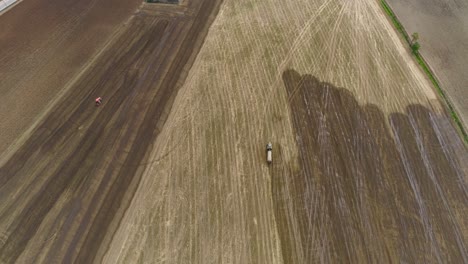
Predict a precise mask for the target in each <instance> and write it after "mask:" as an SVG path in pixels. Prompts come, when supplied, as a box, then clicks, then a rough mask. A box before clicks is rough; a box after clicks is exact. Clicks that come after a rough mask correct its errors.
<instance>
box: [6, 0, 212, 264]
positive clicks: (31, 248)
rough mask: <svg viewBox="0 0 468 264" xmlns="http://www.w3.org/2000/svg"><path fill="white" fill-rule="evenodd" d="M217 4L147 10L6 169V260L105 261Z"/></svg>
mask: <svg viewBox="0 0 468 264" xmlns="http://www.w3.org/2000/svg"><path fill="white" fill-rule="evenodd" d="M217 5H219V3H218V2H215V1H199V2H197V3H195V2H194V3H189V4H188V5H187V6H185V7H181V8H169V7H168V8H166V9H165V10H164V12H165V15H164V16H162V15H155V14H154V13H153V11H152V10H151V8H146V6H145V5H143V6H142V9H141V11H139V12H137V13H136V14H135V15H134V17H133V18H132V19H131V20H130V21H129V22H128V24H127V25H126V26H124V27H123V28H122V29H121V31H120V33H118V34H117V36H116V37H115V39H114V40H113V41H112V43H110V44H109V45H108V46H106V50H104V51H103V52H102V54H101V55H100V56H99V58H97V59H96V61H95V62H94V63H93V64H92V65H90V66H89V67H88V68H87V69H86V71H85V72H84V73H83V75H82V76H81V77H79V78H78V79H77V80H76V82H75V83H74V84H73V87H71V89H70V92H68V93H66V94H65V96H64V97H63V98H61V100H60V102H59V103H58V104H57V105H55V107H54V110H53V111H52V112H50V113H49V114H48V115H47V116H46V117H45V118H44V120H43V121H42V122H41V123H40V124H39V125H38V126H37V127H36V128H35V130H34V131H33V132H32V133H31V135H30V137H29V138H28V139H27V140H26V142H25V143H24V144H23V145H22V146H21V147H20V148H19V149H17V150H16V151H15V152H14V153H13V155H12V156H11V157H10V158H9V159H8V160H7V161H6V163H5V164H3V165H2V167H1V169H0V188H1V196H0V199H1V201H2V203H1V207H0V215H1V218H0V219H1V222H0V230H1V234H2V240H1V244H0V257H1V260H2V262H13V261H17V262H36V261H42V262H44V263H52V262H73V261H77V262H80V263H91V262H92V261H93V260H99V259H100V256H102V252H101V251H102V250H105V249H106V241H108V240H109V238H111V237H112V235H113V233H114V232H113V230H115V228H116V225H117V224H118V223H119V220H120V217H119V215H121V214H122V213H123V212H124V211H125V209H126V208H127V206H128V201H129V199H130V198H131V197H132V195H133V192H134V190H135V187H136V186H137V184H138V182H139V176H140V175H141V169H140V168H141V167H144V164H145V162H144V157H145V155H146V154H147V150H148V149H149V148H151V146H152V142H153V141H154V138H155V137H156V136H157V135H158V132H159V129H160V127H162V125H163V124H164V121H165V119H166V117H167V113H168V111H169V110H170V107H171V102H172V101H173V99H174V96H175V95H176V92H177V87H178V83H177V82H178V80H179V78H183V76H184V72H186V71H187V69H188V68H189V67H190V63H191V61H193V58H194V57H195V55H196V52H197V47H200V43H201V42H200V41H201V40H203V34H204V33H203V32H206V31H207V28H208V26H209V22H210V19H211V17H212V16H213V15H214V14H215V12H216V10H217ZM197 43H198V44H197ZM97 96H103V97H104V100H105V104H104V105H103V106H102V107H99V108H96V107H95V106H94V104H93V98H95V97H97ZM100 250H101V251H100Z"/></svg>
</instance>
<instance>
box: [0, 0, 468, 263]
mask: <svg viewBox="0 0 468 264" xmlns="http://www.w3.org/2000/svg"><path fill="white" fill-rule="evenodd" d="M209 2H210V1H205V2H204V3H209ZM184 3H189V6H190V3H197V2H195V1H193V2H192V1H185V2H184ZM199 3H201V2H199ZM193 7H194V9H191V8H188V9H184V7H181V9H180V10H179V9H175V10H172V12H170V14H172V15H171V16H169V17H168V16H167V15H164V14H167V13H165V12H163V11H162V10H161V9H160V8H162V6H158V5H154V6H152V7H148V6H144V8H143V10H141V11H140V12H139V13H137V15H136V16H135V18H134V20H133V22H132V23H130V24H129V26H127V27H125V29H126V30H124V31H123V32H124V33H125V34H123V35H121V38H120V39H118V40H121V41H115V42H113V43H114V44H113V46H110V47H111V48H110V49H109V51H108V52H104V53H103V54H104V55H102V56H100V57H99V59H98V60H97V61H96V64H95V65H94V69H100V70H97V71H93V70H89V71H88V73H85V74H84V75H83V76H82V77H81V78H80V79H78V81H77V84H76V89H72V90H71V91H74V92H70V93H68V94H67V95H66V96H65V97H64V99H65V101H64V102H63V103H62V104H61V105H60V107H59V110H57V111H56V112H51V113H50V115H49V117H48V119H47V118H46V121H45V122H44V123H43V124H42V126H40V127H39V128H42V129H38V130H36V133H33V134H32V137H31V139H30V141H27V143H26V145H25V146H24V147H23V148H20V149H19V150H18V151H17V152H16V153H15V154H14V155H13V158H11V159H9V161H8V162H7V163H6V165H2V167H1V170H0V172H1V173H2V174H0V183H1V185H0V188H2V191H5V190H6V191H7V192H2V194H3V196H1V197H0V199H2V201H6V203H2V207H1V208H0V210H2V211H1V212H2V214H0V216H1V220H2V221H1V222H0V223H1V225H0V228H1V229H0V231H1V232H2V233H1V243H2V244H1V247H0V256H1V257H2V260H5V261H6V262H8V261H12V260H20V261H21V260H26V261H28V260H31V259H34V258H38V259H39V260H42V261H43V262H50V261H55V260H65V261H73V260H76V261H78V262H79V261H87V262H91V261H92V260H94V261H100V260H102V261H103V262H106V263H135V262H137V263H138V262H140V263H311V262H338V263H349V262H355V263H363V262H371V263H374V262H391V263H393V262H398V261H400V262H443V261H447V262H452V263H453V262H463V261H464V262H466V261H467V256H466V248H467V246H466V243H467V240H468V231H467V223H466V220H465V219H464V218H463V215H466V214H467V213H468V212H467V207H466V204H467V199H468V198H467V188H466V187H467V183H466V180H467V179H466V175H467V167H466V164H467V162H468V156H467V152H466V149H465V147H464V146H463V144H462V143H461V141H460V139H459V138H458V136H457V134H456V132H455V130H454V128H453V127H452V125H451V124H450V119H449V118H448V117H447V115H446V113H445V112H444V110H443V109H442V108H441V106H440V104H439V102H438V101H437V97H436V95H435V93H434V92H433V91H432V87H431V86H430V84H429V82H428V81H427V80H426V79H425V77H424V75H422V73H421V72H420V71H419V69H418V67H417V66H416V64H415V63H414V62H413V61H412V58H411V57H410V55H409V54H408V52H407V50H405V49H404V48H403V44H402V43H401V42H400V40H399V39H398V36H397V34H396V33H395V32H394V30H393V28H392V27H391V24H390V23H389V22H388V21H387V19H386V17H385V15H384V13H383V12H382V10H381V9H380V7H379V5H378V2H377V1H359V0H351V1H345V0H315V1H308V0H300V1H288V2H285V1H277V0H265V1H252V0H237V1H233V0H224V2H223V4H222V5H221V8H220V11H219V13H218V15H217V17H216V19H215V20H214V22H213V24H212V25H211V28H210V30H209V32H208V35H207V37H206V39H205V42H204V43H203V46H202V48H201V50H200V53H199V54H198V56H197V57H196V60H195V61H194V63H193V66H192V67H191V68H190V71H189V72H186V71H187V70H188V67H183V65H185V64H184V63H183V62H184V60H176V59H174V60H170V58H166V60H162V59H163V58H164V54H166V53H164V52H159V51H158V49H157V47H155V45H157V44H158V41H160V42H161V43H164V45H163V44H161V45H162V46H164V47H165V48H166V49H169V50H170V47H172V46H171V45H169V44H170V43H173V42H171V41H170V40H171V39H172V38H176V39H177V36H179V37H180V36H185V34H187V35H190V34H191V36H194V35H193V34H194V32H195V31H191V30H190V29H193V28H191V27H189V25H191V24H192V23H193V24H197V23H194V22H193V21H198V20H197V19H202V18H203V17H204V16H201V18H200V17H199V16H195V17H194V16H193V15H194V14H203V12H199V13H197V11H196V10H206V6H203V7H204V9H197V8H200V5H196V4H194V5H193ZM212 7H213V6H211V8H212ZM214 9H216V8H214ZM179 15H180V16H179ZM159 16H163V18H161V17H159ZM171 17H172V18H171ZM204 19H206V17H205V18H204ZM208 20H209V19H208ZM145 21H147V22H145ZM148 21H149V22H148ZM176 21H177V22H178V23H176ZM201 24H203V23H201ZM171 25H172V26H171ZM176 25H180V28H179V29H180V30H182V32H179V34H177V31H174V30H168V28H170V29H174V28H177V26H176ZM135 28H138V29H141V30H134V29H135ZM158 32H163V33H158ZM190 32H191V33H190ZM133 34H136V35H137V36H138V37H137V38H131V37H128V36H133ZM202 35H203V34H202ZM161 36H162V38H159V37H161ZM164 36H166V37H164ZM181 38H182V39H183V37H181ZM194 39H196V41H195V43H196V44H197V43H198V44H201V40H200V38H194ZM189 40H190V38H189ZM176 43H179V44H178V46H177V47H187V46H184V45H188V44H187V42H184V41H183V40H181V39H179V41H177V42H176ZM183 43H185V44H183ZM192 43H193V41H192ZM166 44H167V45H166ZM179 45H180V46H179ZM119 49H123V50H125V51H126V52H123V53H122V55H121V56H116V57H115V58H114V57H113V55H115V54H116V53H114V52H113V51H115V50H119ZM184 50H185V49H184V48H177V52H175V53H169V54H173V55H174V58H187V57H186V56H185V57H184V56H182V55H184V54H185V55H187V54H186V53H184V52H183V51H184ZM117 54H120V53H117ZM189 55H190V54H188V55H187V56H189ZM170 56H172V55H170ZM112 60H116V61H118V62H120V63H117V65H116V66H117V68H113V67H112V65H113V64H112V63H110V62H111V61H112ZM160 61H163V62H164V67H161V68H158V67H156V68H157V70H156V72H153V71H152V70H149V69H153V67H152V65H156V64H157V63H156V64H155V62H160ZM172 61H176V62H177V61H178V62H180V63H173V62H172ZM188 61H190V60H188ZM171 62H172V63H171ZM166 63H167V64H166ZM189 64H190V63H189ZM171 65H175V66H171ZM177 65H178V66H177ZM91 69H93V68H91ZM113 69H114V70H113ZM177 71H181V74H180V75H177V74H175V72H177ZM106 72H107V74H106ZM119 73H123V74H119ZM153 74H154V75H153ZM185 74H187V75H185ZM185 76H187V78H184V77H185ZM107 82H109V84H107V85H102V84H103V83H107ZM153 82H154V87H153ZM179 86H181V89H180V90H179V92H178V93H177V96H176V97H175V101H174V103H173V105H172V107H170V104H171V102H172V101H171V100H168V101H167V102H169V106H166V105H163V106H159V104H160V103H161V104H163V103H164V102H166V101H165V99H164V98H165V97H164V96H161V94H160V92H159V91H166V92H168V93H169V94H168V95H169V97H172V96H174V95H175V94H172V93H171V92H169V91H172V90H171V89H170V88H172V87H179ZM83 87H88V88H87V89H89V90H86V89H85V90H81V89H78V88H83ZM127 87H131V88H132V89H126V88H127ZM132 91H138V93H136V92H135V93H134V92H132ZM98 92H106V93H113V94H114V95H113V96H112V97H111V98H109V99H108V103H107V104H106V105H105V107H104V108H102V113H101V112H98V113H95V111H93V109H88V107H87V103H86V100H87V98H88V97H90V98H92V96H94V95H95V93H98ZM86 94H89V96H85V95H86ZM163 94H166V93H163ZM147 95H149V96H150V97H151V98H153V99H152V100H150V101H149V100H146V99H145V96H147ZM75 98H81V99H80V100H78V102H76V101H75ZM134 102H140V103H139V104H133V105H138V107H129V105H132V103H134ZM158 109H159V110H158ZM169 109H170V112H168V111H169ZM139 113H144V115H143V114H139ZM166 114H168V119H167V121H166V122H164V120H165V117H164V116H165V115H166ZM69 117H70V118H69ZM89 118H91V119H89ZM88 119H89V120H88ZM67 120H70V121H67ZM98 120H106V122H104V123H102V124H101V122H99V121H98ZM67 122H68V123H67ZM131 124H133V125H135V127H138V129H137V130H135V129H132V128H131V127H130V125H131ZM76 131H78V132H76ZM156 136H157V137H156ZM34 138H45V139H46V143H45V144H43V145H40V148H37V147H35V145H34V142H36V141H35V140H34ZM68 139H70V140H71V142H72V143H73V146H67V145H65V144H63V142H65V141H66V140H68ZM268 141H271V142H273V147H274V156H273V158H274V163H273V164H272V165H271V166H267V164H266V163H265V144H266V143H267V142H268ZM47 142H48V143H47ZM94 142H99V143H98V144H96V145H94V144H93V143H94ZM109 146H113V147H111V148H109ZM28 147H29V148H31V149H34V150H35V151H33V152H31V151H30V149H29V148H28ZM146 149H149V150H151V153H150V154H149V155H146V154H147V153H148V152H146ZM61 150H63V151H65V155H60V153H61ZM57 157H59V158H60V162H59V163H55V162H54V161H56V160H54V159H56V158H57ZM19 161H22V163H21V164H22V166H18V164H19V163H18V162H19ZM67 164H72V165H71V166H70V165H67ZM44 168H52V169H51V170H47V169H44ZM11 172H14V173H15V174H14V175H11ZM31 172H32V173H31ZM30 181H33V182H30ZM21 182H28V184H29V185H23V184H21ZM36 183H38V184H36ZM39 183H40V184H39ZM44 183H45V184H44ZM137 184H138V185H137ZM48 187H51V188H48ZM18 188H19V190H20V191H19V192H17V191H16V190H17V189H18ZM31 191H32V192H31ZM31 194H34V195H31ZM12 196H14V197H16V198H17V199H11V197H12ZM8 197H10V198H8ZM18 197H20V198H21V197H23V198H22V199H20V198H18ZM37 197H39V200H37V199H36V198H37ZM42 202H45V204H43V203H42ZM127 206H128V207H127ZM29 210H32V212H34V213H35V214H33V215H32V217H31V215H30V214H29V213H28V212H29ZM54 219H57V220H54ZM39 224H40V225H39ZM22 226H25V227H26V229H24V228H22ZM35 226H38V227H39V228H38V230H35V229H34V227H35ZM70 228H71V229H70ZM15 231H19V232H15ZM55 252H60V254H55Z"/></svg>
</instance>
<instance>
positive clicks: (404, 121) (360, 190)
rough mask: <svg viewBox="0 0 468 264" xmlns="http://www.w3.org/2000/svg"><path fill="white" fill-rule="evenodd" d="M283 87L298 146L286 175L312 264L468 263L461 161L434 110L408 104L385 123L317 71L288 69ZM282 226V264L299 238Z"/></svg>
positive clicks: (280, 204) (277, 185) (276, 188)
mask: <svg viewBox="0 0 468 264" xmlns="http://www.w3.org/2000/svg"><path fill="white" fill-rule="evenodd" d="M283 81H284V83H285V86H286V89H287V91H288V94H289V96H290V102H291V103H290V107H291V113H292V117H291V119H292V120H293V125H294V129H295V131H296V132H295V133H296V134H297V137H296V142H297V145H298V146H299V168H298V169H296V170H293V171H288V172H286V173H288V174H291V177H290V181H291V183H290V184H291V185H292V186H294V189H295V191H294V193H295V196H294V197H293V199H294V204H295V209H296V210H295V212H296V214H297V215H299V217H298V218H299V219H302V220H300V221H301V224H300V225H299V226H300V228H301V232H300V234H301V238H302V245H303V247H304V248H303V249H302V252H304V254H305V259H307V263H317V262H327V263H328V262H330V263H376V262H382V261H383V260H386V261H385V262H391V263H395V262H408V263H432V262H450V263H462V262H464V261H466V260H467V256H466V251H465V249H466V246H467V242H468V241H466V230H467V228H468V227H467V223H466V220H465V219H464V216H466V215H467V214H468V210H467V207H466V204H467V202H468V196H467V190H466V189H464V188H465V187H464V186H465V185H464V184H460V183H463V181H464V179H463V172H462V166H463V165H461V164H457V162H456V161H454V160H452V159H450V158H449V157H450V156H452V155H453V153H451V148H450V146H448V144H447V139H446V138H444V136H442V134H440V132H439V131H438V129H440V127H439V126H440V125H441V124H438V122H437V118H438V117H437V114H436V113H434V112H433V111H432V110H431V109H428V108H426V107H424V106H421V105H410V106H408V107H407V111H406V114H401V113H394V114H391V115H390V116H388V117H386V116H385V114H384V113H383V112H382V111H381V110H380V109H379V108H378V107H377V106H375V105H359V103H358V101H357V100H356V99H355V97H354V96H353V94H352V93H350V92H349V90H347V89H343V88H338V87H335V86H334V85H333V84H330V83H325V82H320V81H319V80H318V79H317V78H315V77H313V76H311V75H302V76H301V75H300V74H298V73H297V72H295V71H293V70H288V71H286V72H284V74H283ZM443 118H444V119H445V118H446V116H444V117H443ZM458 140H459V139H458ZM281 165H282V164H281V162H280V164H279V165H277V168H274V170H273V177H275V178H276V179H279V178H280V177H279V175H278V174H277V173H285V172H284V169H281V168H280V166H281ZM282 185H284V183H281V182H278V181H276V182H274V183H273V192H274V194H273V197H276V198H277V199H276V201H275V202H276V204H277V211H279V212H277V218H278V222H279V224H280V225H285V226H286V225H287V217H286V216H285V215H284V213H282V212H283V210H284V207H285V205H284V201H283V200H281V199H278V198H280V197H283V196H282V195H281V192H282V187H281V186H282ZM280 230H283V231H282V234H280V236H281V237H282V247H283V256H284V258H285V263H292V261H293V258H292V255H293V253H294V252H293V249H294V247H295V245H294V243H293V241H294V240H293V239H290V237H288V236H287V234H288V231H287V230H284V229H281V228H280ZM310 249H317V250H320V251H321V252H322V253H321V255H322V256H323V255H325V256H326V259H317V254H315V253H314V251H313V250H310ZM323 252H325V253H323Z"/></svg>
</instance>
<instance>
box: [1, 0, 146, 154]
mask: <svg viewBox="0 0 468 264" xmlns="http://www.w3.org/2000/svg"><path fill="white" fill-rule="evenodd" d="M140 4H141V0H130V1H126V0H117V1H112V4H110V2H109V1H94V0H84V1H73V0H52V1H46V0H28V1H23V2H21V3H19V4H18V5H16V6H14V7H12V8H11V9H10V10H8V11H7V12H6V13H4V14H2V15H1V16H0V80H1V82H0V100H1V104H0V131H2V132H1V137H0V155H1V154H2V153H4V151H5V150H6V149H7V148H8V147H9V146H11V145H12V143H13V142H14V140H16V139H17V138H18V135H21V134H22V133H24V131H25V130H26V129H27V128H28V127H30V126H31V124H33V122H34V121H36V120H37V118H38V116H40V114H41V113H42V112H43V111H44V110H45V109H46V106H47V105H48V104H49V103H50V102H51V101H52V100H53V99H54V97H56V95H57V93H59V92H61V91H64V90H65V89H66V88H67V87H68V84H69V82H70V81H71V80H72V79H73V78H74V76H77V75H78V74H79V73H80V71H81V70H82V68H83V67H84V66H85V64H86V63H87V62H88V61H90V60H91V59H92V58H93V57H94V56H95V54H96V53H97V52H99V50H100V49H102V47H103V45H104V44H105V43H106V42H107V41H108V40H109V39H110V38H111V37H112V35H113V34H114V33H115V31H116V30H117V29H118V28H119V27H121V25H122V23H123V22H124V21H126V20H127V19H129V18H130V16H131V15H132V14H133V13H134V12H135V10H136V9H137V7H138V6H139V5H140ZM103 14H105V15H103Z"/></svg>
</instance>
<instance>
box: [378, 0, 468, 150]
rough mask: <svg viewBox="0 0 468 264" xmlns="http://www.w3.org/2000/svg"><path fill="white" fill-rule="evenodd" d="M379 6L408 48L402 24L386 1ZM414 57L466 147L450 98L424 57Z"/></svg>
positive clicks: (460, 122)
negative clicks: (434, 89) (442, 103)
mask: <svg viewBox="0 0 468 264" xmlns="http://www.w3.org/2000/svg"><path fill="white" fill-rule="evenodd" d="M380 4H381V6H382V8H383V9H384V11H385V13H386V14H387V15H388V16H389V17H390V19H391V21H392V23H393V25H394V27H395V28H396V30H397V31H398V32H400V34H401V35H402V36H403V38H404V39H405V41H406V43H407V44H408V46H409V47H411V39H410V36H409V35H408V32H407V31H406V29H405V28H404V27H403V24H402V23H401V22H400V20H399V19H398V17H397V16H396V15H395V13H394V12H393V9H392V8H391V7H390V5H389V4H388V3H387V1H386V0H380ZM411 53H412V54H413V55H414V57H415V58H416V61H417V62H418V64H419V65H420V66H421V68H422V70H423V72H424V73H425V74H426V76H427V77H428V78H429V80H430V81H431V83H432V85H433V86H434V87H435V88H436V90H437V93H438V94H439V96H440V98H441V99H442V101H443V102H444V104H445V106H446V108H447V110H448V111H449V114H450V116H451V117H452V121H453V122H454V123H455V127H456V128H457V131H458V133H459V134H460V135H461V136H462V140H463V141H464V143H465V145H468V134H467V132H466V129H465V126H464V124H463V122H462V121H461V119H460V117H459V115H458V113H457V111H456V109H455V107H454V106H453V104H452V102H451V101H450V98H449V97H448V96H447V94H446V93H445V91H444V90H443V89H442V87H441V86H440V82H439V80H438V79H437V78H436V74H435V73H434V71H433V70H432V69H431V67H430V66H429V64H428V63H427V61H426V60H425V59H424V57H423V56H422V55H421V53H419V51H415V52H411Z"/></svg>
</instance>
